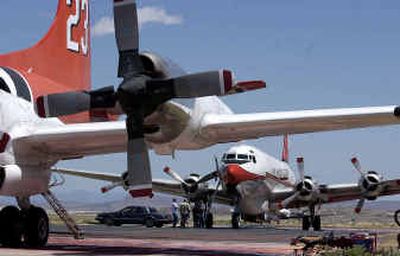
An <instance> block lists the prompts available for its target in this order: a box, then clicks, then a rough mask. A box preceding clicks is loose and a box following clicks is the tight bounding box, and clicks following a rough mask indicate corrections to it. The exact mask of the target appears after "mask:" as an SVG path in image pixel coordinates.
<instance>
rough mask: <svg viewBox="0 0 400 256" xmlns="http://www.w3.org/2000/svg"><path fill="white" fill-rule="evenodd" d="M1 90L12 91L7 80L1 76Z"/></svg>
mask: <svg viewBox="0 0 400 256" xmlns="http://www.w3.org/2000/svg"><path fill="white" fill-rule="evenodd" d="M0 90H3V91H5V92H8V93H10V88H8V86H7V84H6V81H4V79H3V78H1V77H0Z"/></svg>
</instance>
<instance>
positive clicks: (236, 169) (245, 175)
mask: <svg viewBox="0 0 400 256" xmlns="http://www.w3.org/2000/svg"><path fill="white" fill-rule="evenodd" d="M257 178H258V175H256V174H253V173H251V172H248V171H246V170H245V169H244V168H243V167H241V166H240V165H238V164H229V165H226V166H225V168H224V176H223V179H224V182H225V184H227V185H237V184H239V183H240V182H242V181H246V180H254V179H257Z"/></svg>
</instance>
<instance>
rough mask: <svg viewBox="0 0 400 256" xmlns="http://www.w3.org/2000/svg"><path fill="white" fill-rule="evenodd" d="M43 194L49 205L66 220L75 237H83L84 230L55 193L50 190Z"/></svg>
mask: <svg viewBox="0 0 400 256" xmlns="http://www.w3.org/2000/svg"><path fill="white" fill-rule="evenodd" d="M42 196H43V197H44V198H45V199H46V201H47V202H48V203H49V205H50V206H51V207H52V208H53V210H54V211H55V213H57V215H58V217H60V219H61V220H63V221H64V223H65V225H66V226H67V228H68V229H69V231H71V232H72V234H73V235H74V238H75V239H83V238H84V234H83V231H82V230H81V229H80V228H79V227H78V225H77V224H76V222H75V220H74V219H72V217H71V216H70V215H69V214H68V212H67V210H66V209H65V208H64V206H63V205H62V204H61V202H60V201H59V200H58V199H57V198H56V197H55V195H54V194H53V193H52V192H51V191H50V190H47V192H44V193H42Z"/></svg>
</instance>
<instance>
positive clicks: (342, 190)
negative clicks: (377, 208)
mask: <svg viewBox="0 0 400 256" xmlns="http://www.w3.org/2000/svg"><path fill="white" fill-rule="evenodd" d="M381 184H382V191H381V192H380V194H379V197H381V196H390V195H396V194H400V179H397V180H386V181H382V183H381ZM292 194H293V190H291V189H285V190H282V191H276V192H272V197H273V202H274V203H279V202H282V201H283V200H284V199H286V198H288V197H289V196H291V195H292ZM362 197H363V194H362V191H361V189H360V187H359V185H358V184H356V183H354V184H337V185H327V186H325V185H324V186H320V196H319V199H320V200H321V202H322V203H323V204H326V203H336V202H343V201H351V200H356V199H361V198H362ZM307 205H308V202H306V201H302V200H299V199H295V200H293V201H292V202H291V203H289V204H288V208H298V207H304V206H307Z"/></svg>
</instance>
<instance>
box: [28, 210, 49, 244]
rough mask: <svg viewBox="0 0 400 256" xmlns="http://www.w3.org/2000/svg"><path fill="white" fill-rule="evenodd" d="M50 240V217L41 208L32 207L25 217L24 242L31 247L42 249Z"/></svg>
mask: <svg viewBox="0 0 400 256" xmlns="http://www.w3.org/2000/svg"><path fill="white" fill-rule="evenodd" d="M48 238H49V217H48V216H47V214H46V212H45V211H44V210H43V209H42V208H39V207H35V206H31V208H29V210H27V213H26V217H25V231H24V242H25V244H27V245H28V246H30V247H40V246H44V245H45V244H46V243H47V239H48Z"/></svg>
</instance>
